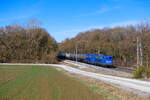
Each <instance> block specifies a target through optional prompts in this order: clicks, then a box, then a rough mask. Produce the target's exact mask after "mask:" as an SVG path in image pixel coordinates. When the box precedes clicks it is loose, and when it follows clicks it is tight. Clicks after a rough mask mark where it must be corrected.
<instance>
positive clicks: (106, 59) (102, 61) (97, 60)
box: [58, 53, 114, 67]
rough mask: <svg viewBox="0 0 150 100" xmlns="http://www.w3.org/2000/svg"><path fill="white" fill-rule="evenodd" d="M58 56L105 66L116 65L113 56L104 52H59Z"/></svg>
mask: <svg viewBox="0 0 150 100" xmlns="http://www.w3.org/2000/svg"><path fill="white" fill-rule="evenodd" d="M58 58H60V59H70V60H76V61H80V62H85V63H89V64H94V65H100V66H104V67H114V66H113V56H108V55H103V54H98V55H97V54H72V53H59V55H58Z"/></svg>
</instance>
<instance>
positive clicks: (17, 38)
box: [0, 20, 58, 63]
mask: <svg viewBox="0 0 150 100" xmlns="http://www.w3.org/2000/svg"><path fill="white" fill-rule="evenodd" d="M35 22H36V21H34V20H31V21H30V23H28V25H27V26H28V27H25V26H21V25H20V26H19V25H9V26H5V27H1V28H0V62H1V63H55V62H56V56H57V48H58V47H57V43H56V41H55V40H54V39H53V38H52V37H51V36H50V34H49V33H48V32H47V31H46V30H45V29H43V28H41V27H40V26H38V25H37V24H36V23H35Z"/></svg>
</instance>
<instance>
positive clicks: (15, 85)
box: [0, 66, 103, 100]
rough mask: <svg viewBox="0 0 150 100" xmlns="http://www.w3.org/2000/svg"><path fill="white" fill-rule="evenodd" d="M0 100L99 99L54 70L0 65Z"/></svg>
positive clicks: (50, 68) (101, 97) (86, 88)
mask: <svg viewBox="0 0 150 100" xmlns="http://www.w3.org/2000/svg"><path fill="white" fill-rule="evenodd" d="M0 100H103V96H101V95H99V94H97V93H96V92H94V91H92V90H91V89H90V88H89V87H88V86H86V85H84V84H83V83H82V82H80V81H78V80H76V79H73V78H72V77H69V76H67V75H66V74H64V73H63V72H60V71H58V70H56V69H55V68H54V67H46V66H0Z"/></svg>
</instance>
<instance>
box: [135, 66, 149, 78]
mask: <svg viewBox="0 0 150 100" xmlns="http://www.w3.org/2000/svg"><path fill="white" fill-rule="evenodd" d="M133 74H134V78H150V68H149V67H145V66H141V67H139V68H137V69H136V71H135V72H134V73H133Z"/></svg>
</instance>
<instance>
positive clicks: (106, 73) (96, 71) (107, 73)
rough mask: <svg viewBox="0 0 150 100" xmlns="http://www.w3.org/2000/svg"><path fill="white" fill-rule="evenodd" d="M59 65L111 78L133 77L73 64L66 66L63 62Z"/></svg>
mask: <svg viewBox="0 0 150 100" xmlns="http://www.w3.org/2000/svg"><path fill="white" fill-rule="evenodd" d="M61 64H64V65H68V66H70V67H73V68H78V69H80V70H84V71H88V72H94V73H99V74H104V75H111V76H118V77H125V78H132V77H133V76H132V75H129V74H118V73H111V72H104V71H100V70H96V69H93V68H89V67H87V68H81V67H78V66H75V65H73V64H68V63H65V62H62V63H61Z"/></svg>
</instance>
